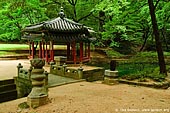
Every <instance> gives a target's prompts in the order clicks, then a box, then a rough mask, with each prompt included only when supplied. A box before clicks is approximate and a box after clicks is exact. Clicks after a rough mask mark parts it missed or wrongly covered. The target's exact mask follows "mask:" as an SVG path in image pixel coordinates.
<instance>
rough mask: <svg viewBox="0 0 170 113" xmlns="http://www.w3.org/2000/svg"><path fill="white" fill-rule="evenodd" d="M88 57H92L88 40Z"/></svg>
mask: <svg viewBox="0 0 170 113" xmlns="http://www.w3.org/2000/svg"><path fill="white" fill-rule="evenodd" d="M88 59H90V42H88Z"/></svg>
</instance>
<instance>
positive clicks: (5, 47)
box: [0, 44, 67, 51]
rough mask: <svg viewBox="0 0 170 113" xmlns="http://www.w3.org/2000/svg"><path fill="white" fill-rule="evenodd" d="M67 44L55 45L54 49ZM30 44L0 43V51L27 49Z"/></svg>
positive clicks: (64, 46)
mask: <svg viewBox="0 0 170 113" xmlns="http://www.w3.org/2000/svg"><path fill="white" fill-rule="evenodd" d="M66 48H67V47H66V45H55V46H54V49H66ZM27 49H29V45H27V44H0V51H4V50H27Z"/></svg>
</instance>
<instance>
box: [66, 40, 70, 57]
mask: <svg viewBox="0 0 170 113" xmlns="http://www.w3.org/2000/svg"><path fill="white" fill-rule="evenodd" d="M69 59H70V43H67V60H69Z"/></svg>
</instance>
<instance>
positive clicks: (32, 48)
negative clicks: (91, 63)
mask: <svg viewBox="0 0 170 113" xmlns="http://www.w3.org/2000/svg"><path fill="white" fill-rule="evenodd" d="M34 49H35V48H34V42H32V55H31V56H32V59H33V58H34V54H35V53H34V51H35V50H34Z"/></svg>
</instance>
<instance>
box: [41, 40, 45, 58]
mask: <svg viewBox="0 0 170 113" xmlns="http://www.w3.org/2000/svg"><path fill="white" fill-rule="evenodd" d="M42 46H43V47H42V58H43V59H44V58H45V56H44V55H45V54H44V50H45V48H44V42H43V41H42Z"/></svg>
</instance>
